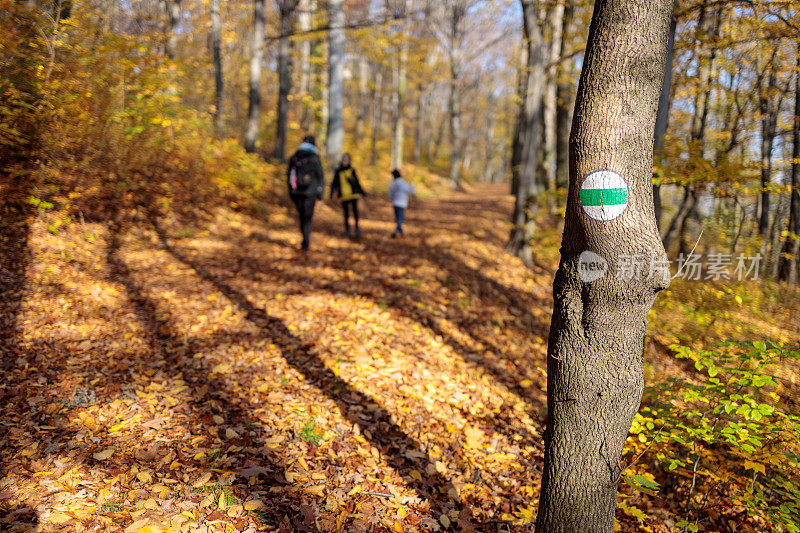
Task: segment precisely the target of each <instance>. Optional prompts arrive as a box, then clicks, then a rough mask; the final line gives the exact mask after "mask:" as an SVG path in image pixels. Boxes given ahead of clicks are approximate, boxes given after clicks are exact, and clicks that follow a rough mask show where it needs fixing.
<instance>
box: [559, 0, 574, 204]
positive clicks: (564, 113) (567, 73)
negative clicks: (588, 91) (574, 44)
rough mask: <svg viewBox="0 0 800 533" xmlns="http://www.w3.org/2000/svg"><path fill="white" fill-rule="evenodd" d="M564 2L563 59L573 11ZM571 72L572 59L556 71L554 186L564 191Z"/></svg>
mask: <svg viewBox="0 0 800 533" xmlns="http://www.w3.org/2000/svg"><path fill="white" fill-rule="evenodd" d="M565 1H566V6H565V8H564V16H563V17H562V24H561V50H560V53H559V57H564V55H565V54H566V53H567V46H568V44H569V37H570V30H571V27H572V19H573V15H574V11H575V9H574V7H573V6H572V0H565ZM573 70H574V62H573V60H572V58H570V59H566V60H563V61H560V62H559V64H558V67H557V70H556V80H557V84H556V185H557V186H558V187H559V188H561V189H566V188H567V184H568V182H569V130H570V126H571V124H572V97H573V90H572V85H573V84H572V76H573Z"/></svg>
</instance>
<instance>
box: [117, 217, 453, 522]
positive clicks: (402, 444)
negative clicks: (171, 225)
mask: <svg viewBox="0 0 800 533" xmlns="http://www.w3.org/2000/svg"><path fill="white" fill-rule="evenodd" d="M151 221H152V223H153V227H154V228H155V230H156V232H157V234H158V236H159V239H160V244H161V246H162V247H163V248H164V249H165V250H166V251H167V252H169V253H170V255H172V256H173V257H174V258H175V259H176V260H178V261H179V262H181V263H183V264H184V265H186V266H188V267H189V268H191V269H192V270H194V272H195V273H196V274H197V275H198V276H199V277H200V278H202V279H203V280H205V281H206V282H208V283H210V284H211V285H213V286H214V287H215V289H216V290H217V291H219V292H220V293H222V294H223V295H224V296H225V297H226V298H227V299H228V300H229V301H230V302H232V303H233V304H234V305H236V306H237V307H238V308H239V309H240V310H241V311H242V312H244V314H245V316H246V318H247V320H248V321H249V322H250V323H251V324H253V325H255V326H256V327H257V328H258V330H259V332H260V335H261V336H262V338H263V339H265V340H269V341H271V342H272V343H274V344H275V345H276V346H277V347H278V348H279V349H280V351H281V354H282V357H283V358H284V360H285V361H286V362H287V363H288V364H289V365H290V366H291V367H292V368H294V369H295V370H296V371H297V372H299V373H300V375H302V376H303V377H304V378H305V380H306V381H307V382H308V383H309V384H311V385H312V386H314V387H315V388H317V389H318V390H319V391H320V392H321V393H322V394H324V395H325V396H326V397H328V398H330V399H331V400H333V401H334V403H336V405H337V407H338V408H339V410H340V412H341V414H342V415H343V416H344V417H345V418H346V419H347V420H348V421H349V422H350V423H351V424H358V425H359V426H361V427H362V428H363V429H365V430H366V431H364V432H363V434H364V435H365V436H367V439H368V440H369V441H371V444H372V445H373V446H374V447H375V448H377V449H378V450H379V451H380V453H381V455H382V456H383V457H384V458H385V459H386V461H387V463H388V464H389V465H390V466H391V467H392V468H393V469H394V470H395V471H396V472H398V473H399V474H400V475H402V477H403V478H404V481H405V482H406V483H408V484H409V485H410V486H411V488H412V489H413V490H414V491H415V492H416V493H417V494H418V495H419V496H420V497H422V498H424V499H426V500H427V501H428V502H429V503H430V504H431V506H432V508H433V509H436V510H438V511H439V512H445V511H447V510H450V509H455V510H456V511H457V512H460V511H461V510H462V509H464V504H463V502H461V501H460V499H459V498H458V497H457V496H454V495H455V494H457V491H455V488H454V487H453V485H452V483H450V482H449V481H448V480H447V479H445V478H444V477H443V476H442V475H441V474H439V473H438V472H434V473H433V474H430V473H427V472H428V468H427V467H428V465H429V464H432V463H433V462H434V461H433V459H431V458H430V457H429V455H428V453H427V452H426V451H424V450H423V448H422V447H421V446H420V444H419V443H417V442H416V441H415V440H414V439H412V438H411V437H409V436H408V435H407V434H406V433H405V432H404V431H403V430H402V429H401V428H400V427H399V426H398V425H397V424H396V423H394V422H393V421H392V420H391V418H392V417H391V415H390V414H389V412H388V411H387V410H386V409H385V408H384V407H382V406H381V405H380V404H379V403H378V402H377V401H376V399H375V398H373V397H371V396H369V395H367V394H365V393H363V392H361V391H359V390H358V389H356V388H354V387H353V386H352V385H350V384H349V383H347V382H346V381H344V380H343V379H341V378H340V377H338V376H337V375H336V374H335V373H334V372H333V371H332V370H331V369H330V368H328V367H327V366H326V365H325V363H324V362H323V361H322V360H321V359H320V358H319V356H318V355H317V354H316V353H315V348H314V345H313V343H308V342H304V341H303V340H302V339H301V338H299V337H297V336H296V335H294V334H293V333H292V332H291V331H290V330H289V328H288V327H287V326H286V324H285V323H284V322H283V321H282V320H281V319H279V318H277V317H274V316H271V315H269V314H268V313H266V312H265V311H264V310H263V309H260V308H258V307H256V306H255V305H253V303H251V302H250V300H249V299H248V298H247V297H246V296H245V295H243V294H242V293H240V292H239V291H237V290H236V289H234V288H233V287H231V286H230V285H228V284H227V283H226V282H225V278H224V277H222V276H217V275H214V274H213V273H211V272H209V271H208V270H206V269H205V268H204V267H202V266H201V265H200V264H198V263H197V262H196V261H193V260H191V259H190V258H188V257H186V256H185V255H184V254H182V253H181V252H180V251H178V250H176V249H175V248H174V247H172V246H171V245H170V244H169V240H168V237H167V235H166V233H165V232H164V230H163V229H162V228H161V226H160V225H159V223H158V220H157V219H155V218H152V219H151ZM129 292H134V293H135V292H136V288H135V287H130V289H129ZM138 292H141V291H138ZM148 314H149V315H150V316H152V313H150V312H149V311H148ZM152 326H153V327H155V328H156V330H158V328H160V325H159V324H152ZM227 402H228V403H229V400H228V401H227ZM366 407H369V409H368V410H366V411H365V409H364V408H366ZM366 413H369V416H368V417H366V418H365V414H366ZM236 415H237V416H240V417H241V416H245V415H244V414H243V413H241V412H239V413H236ZM412 472H413V474H412Z"/></svg>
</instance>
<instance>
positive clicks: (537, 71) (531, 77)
mask: <svg viewBox="0 0 800 533" xmlns="http://www.w3.org/2000/svg"><path fill="white" fill-rule="evenodd" d="M520 3H521V4H522V20H523V22H522V30H523V39H524V40H525V46H526V49H525V57H526V59H525V69H524V71H523V72H524V74H523V80H524V81H523V83H522V84H521V88H522V90H523V93H522V94H521V95H520V96H521V99H522V106H521V107H520V111H519V116H518V119H517V130H516V131H517V133H516V134H515V144H516V146H515V148H514V153H513V154H512V161H513V163H515V164H514V167H513V168H512V170H511V172H512V174H513V175H514V177H513V178H512V182H514V183H513V184H512V188H513V189H514V191H513V192H514V213H513V214H512V216H511V223H512V224H513V226H512V228H511V234H510V235H509V237H508V243H507V244H506V250H508V251H509V252H511V253H513V254H514V255H516V256H517V257H519V258H520V259H522V261H523V263H525V264H526V265H529V266H530V265H532V264H533V253H532V251H531V244H530V240H531V237H532V236H533V229H534V228H533V215H534V213H533V211H534V209H535V202H536V194H537V193H539V192H540V189H541V187H540V186H539V184H538V183H537V180H536V169H537V158H538V157H539V142H540V140H541V132H542V86H543V85H544V79H545V51H544V43H543V40H542V33H541V30H540V29H539V21H538V20H537V18H536V7H535V5H534V0H520ZM513 163H512V164H513Z"/></svg>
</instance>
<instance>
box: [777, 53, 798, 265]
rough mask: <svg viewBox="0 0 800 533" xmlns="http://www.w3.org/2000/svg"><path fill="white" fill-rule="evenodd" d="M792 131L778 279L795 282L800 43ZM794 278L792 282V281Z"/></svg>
mask: <svg viewBox="0 0 800 533" xmlns="http://www.w3.org/2000/svg"><path fill="white" fill-rule="evenodd" d="M793 122H794V131H793V132H792V173H791V191H790V199H789V221H788V223H787V225H786V231H787V232H788V233H789V236H788V237H787V238H786V240H785V241H784V242H783V249H782V250H781V259H780V267H779V269H778V277H779V278H780V279H782V280H784V281H796V280H797V276H798V271H799V270H800V257H798V256H797V248H798V247H797V245H796V243H800V43H798V45H797V72H796V73H795V78H794V121H793ZM792 278H794V280H792Z"/></svg>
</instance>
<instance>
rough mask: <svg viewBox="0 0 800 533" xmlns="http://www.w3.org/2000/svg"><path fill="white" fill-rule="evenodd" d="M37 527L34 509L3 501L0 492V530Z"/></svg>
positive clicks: (31, 529)
mask: <svg viewBox="0 0 800 533" xmlns="http://www.w3.org/2000/svg"><path fill="white" fill-rule="evenodd" d="M38 527H39V517H38V516H37V514H36V511H35V510H33V509H31V508H30V507H26V506H18V505H12V504H10V503H7V502H4V501H3V497H2V495H1V494H0V531H38Z"/></svg>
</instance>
